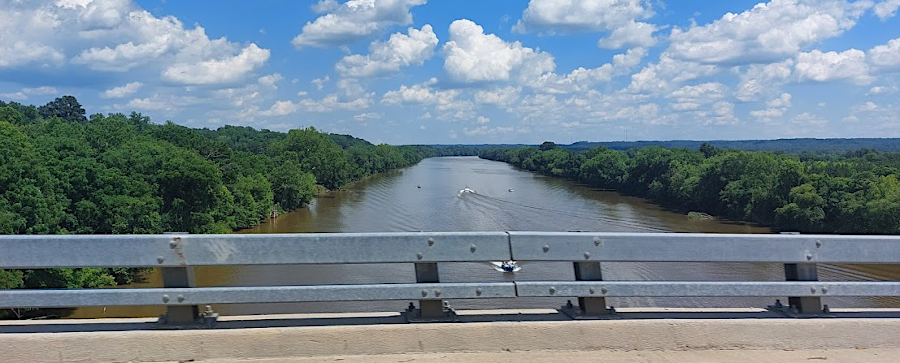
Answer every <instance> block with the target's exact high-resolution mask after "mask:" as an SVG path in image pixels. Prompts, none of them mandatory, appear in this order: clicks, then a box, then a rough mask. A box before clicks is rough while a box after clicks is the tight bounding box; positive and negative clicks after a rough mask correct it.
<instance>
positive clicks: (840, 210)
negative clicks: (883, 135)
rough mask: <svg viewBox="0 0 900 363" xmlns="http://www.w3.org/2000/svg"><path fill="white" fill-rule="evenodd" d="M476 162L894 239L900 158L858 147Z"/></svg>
mask: <svg viewBox="0 0 900 363" xmlns="http://www.w3.org/2000/svg"><path fill="white" fill-rule="evenodd" d="M479 156H480V157H482V158H485V159H490V160H497V161H502V162H506V163H509V164H511V165H514V166H516V167H519V168H522V169H526V170H530V171H534V172H538V173H541V174H545V175H550V176H555V177H561V178H566V179H570V180H574V181H578V182H581V183H584V184H587V185H590V186H594V187H599V188H604V189H610V190H616V191H619V192H622V193H625V194H629V195H634V196H639V197H644V198H647V199H649V200H652V201H654V202H657V203H659V204H662V205H665V206H668V207H672V208H675V209H679V210H682V211H699V212H704V213H708V214H712V215H714V216H719V217H724V218H728V219H733V220H741V221H748V222H754V223H758V224H761V225H765V226H771V227H775V228H777V229H779V230H783V231H798V232H804V233H845V234H897V233H900V182H898V175H900V153H879V152H876V151H873V150H865V149H863V150H858V151H854V152H847V153H844V154H842V155H833V154H832V155H820V156H816V157H801V156H798V155H787V154H774V153H770V152H753V151H742V150H728V149H722V148H717V147H714V146H711V145H709V144H702V145H701V146H700V147H699V149H697V150H691V149H684V148H675V149H667V148H663V147H659V146H654V147H645V148H635V149H629V150H627V151H618V150H611V149H608V148H606V147H595V148H592V149H589V150H586V151H583V152H574V151H570V150H566V149H563V148H560V147H557V146H556V145H554V144H553V143H549V142H547V143H544V144H542V145H541V146H540V147H537V148H535V147H521V148H515V149H489V150H482V151H481V152H480V154H479Z"/></svg>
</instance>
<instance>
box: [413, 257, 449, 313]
mask: <svg viewBox="0 0 900 363" xmlns="http://www.w3.org/2000/svg"><path fill="white" fill-rule="evenodd" d="M416 282H419V283H435V282H440V277H439V275H438V264H437V263H436V262H429V263H417V264H416ZM419 312H420V318H423V319H437V318H443V317H444V302H443V301H442V300H419Z"/></svg>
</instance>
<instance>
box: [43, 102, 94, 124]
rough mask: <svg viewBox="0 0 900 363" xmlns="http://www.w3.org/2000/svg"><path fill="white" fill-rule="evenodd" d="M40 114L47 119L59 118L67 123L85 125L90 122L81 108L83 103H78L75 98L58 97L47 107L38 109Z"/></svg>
mask: <svg viewBox="0 0 900 363" xmlns="http://www.w3.org/2000/svg"><path fill="white" fill-rule="evenodd" d="M38 113H39V114H40V115H41V117H43V118H45V119H50V118H53V117H59V118H61V119H63V120H64V121H67V122H75V123H85V122H87V121H88V119H87V117H85V116H84V115H85V111H84V107H81V103H78V100H77V99H75V97H73V96H62V97H57V98H56V99H55V100H53V101H50V102H48V103H47V104H46V105H43V106H41V107H38Z"/></svg>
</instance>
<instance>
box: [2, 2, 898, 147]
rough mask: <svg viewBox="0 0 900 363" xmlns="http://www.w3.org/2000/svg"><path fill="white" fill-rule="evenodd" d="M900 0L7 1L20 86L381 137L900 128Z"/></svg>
mask: <svg viewBox="0 0 900 363" xmlns="http://www.w3.org/2000/svg"><path fill="white" fill-rule="evenodd" d="M898 8H900V0H878V1H869V0H858V1H844V0H772V1H770V2H757V1H742V0H732V1H711V0H707V1H677V2H676V1H662V0H654V1H649V0H531V1H525V0H521V1H513V0H504V1H449V0H351V1H343V0H342V1H335V0H323V1H292V0H257V1H246V0H245V1H236V0H193V1H171V0H168V1H167V0H52V1H51V0H0V99H2V100H4V101H17V102H22V103H28V104H43V103H46V102H47V101H50V100H52V99H53V98H55V97H57V96H59V95H63V94H72V95H75V96H76V97H77V98H78V99H79V100H80V101H81V103H82V104H84V106H85V108H86V109H87V110H88V112H89V113H98V112H99V113H109V112H124V113H129V112H131V111H138V112H141V113H143V114H145V115H148V116H150V117H151V118H152V119H153V120H154V121H156V122H163V121H165V120H171V121H174V122H176V123H179V124H183V125H187V126H191V127H208V128H217V127H219V126H222V125H225V124H231V125H247V126H253V127H255V128H268V129H272V130H279V131H284V130H288V129H291V128H298V127H306V126H315V127H317V128H319V129H322V130H324V131H329V132H336V133H349V134H352V135H355V136H359V137H363V138H366V139H368V140H370V141H373V142H377V143H381V142H384V143H390V144H409V143H462V144H470V143H539V142H541V141H544V140H552V141H556V142H559V143H569V142H573V141H579V140H590V141H610V140H622V139H624V138H625V135H626V133H627V137H628V139H629V140H671V139H695V140H712V139H773V138H789V137H900V103H898V102H897V101H896V100H897V95H898V94H900V21H898V18H897V17H896V16H895V15H896V13H897V12H898Z"/></svg>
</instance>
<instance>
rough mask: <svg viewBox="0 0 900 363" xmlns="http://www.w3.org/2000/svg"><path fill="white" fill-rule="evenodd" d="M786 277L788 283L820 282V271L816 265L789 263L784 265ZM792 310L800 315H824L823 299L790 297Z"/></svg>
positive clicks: (789, 302) (789, 301)
mask: <svg viewBox="0 0 900 363" xmlns="http://www.w3.org/2000/svg"><path fill="white" fill-rule="evenodd" d="M784 277H785V280H787V281H819V275H818V271H817V269H816V264H814V263H788V264H785V265H784ZM788 304H789V305H790V307H791V308H793V309H797V312H798V313H800V314H820V313H822V299H821V298H819V297H815V296H807V297H788Z"/></svg>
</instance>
